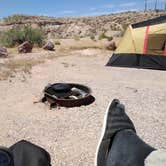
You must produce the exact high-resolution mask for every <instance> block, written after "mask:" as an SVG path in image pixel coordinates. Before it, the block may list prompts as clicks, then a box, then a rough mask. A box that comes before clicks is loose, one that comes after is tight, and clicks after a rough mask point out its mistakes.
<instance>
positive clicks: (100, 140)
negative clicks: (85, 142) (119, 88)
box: [95, 101, 112, 166]
mask: <svg viewBox="0 0 166 166" xmlns="http://www.w3.org/2000/svg"><path fill="white" fill-rule="evenodd" d="M111 103H112V101H111V102H110V103H109V104H108V106H107V109H106V112H105V115H104V123H103V127H102V132H101V137H100V139H99V142H98V145H97V149H96V153H95V166H97V156H98V152H99V148H100V144H101V143H102V141H103V138H104V135H105V133H106V126H107V118H108V113H109V108H110V106H111Z"/></svg>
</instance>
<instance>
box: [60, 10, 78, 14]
mask: <svg viewBox="0 0 166 166" xmlns="http://www.w3.org/2000/svg"><path fill="white" fill-rule="evenodd" d="M74 13H77V11H75V10H63V11H60V12H59V13H58V14H74Z"/></svg>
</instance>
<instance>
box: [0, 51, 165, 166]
mask: <svg viewBox="0 0 166 166" xmlns="http://www.w3.org/2000/svg"><path fill="white" fill-rule="evenodd" d="M72 54H73V53H72ZM74 54H75V56H67V57H61V58H57V59H55V60H49V61H47V62H46V63H44V64H41V65H38V66H36V67H34V68H33V70H32V74H31V75H23V74H18V75H17V76H16V77H15V78H12V79H10V80H8V81H1V82H0V92H1V96H0V105H1V108H0V126H1V127H0V133H1V134H0V142H1V145H3V146H10V145H12V144H14V143H15V142H16V141H19V140H21V139H26V140H29V141H31V142H33V143H35V144H38V145H40V146H42V147H44V148H45V149H46V150H47V151H48V152H49V153H50V154H51V159H52V165H53V166H75V165H78V166H93V165H94V158H95V151H96V147H97V144H98V140H99V138H100V134H101V128H102V123H103V117H104V113H105V110H106V108H107V105H108V103H109V102H110V101H111V100H112V99H113V98H118V99H120V100H121V101H122V103H124V104H125V106H126V112H127V113H128V114H129V116H130V117H131V119H132V120H133V121H134V124H135V126H136V129H137V133H138V134H139V136H140V137H141V138H143V139H144V140H145V141H146V142H148V143H149V144H151V145H152V146H154V147H156V148H165V147H166V123H165V119H166V102H165V99H166V74H165V71H156V70H142V69H129V68H111V67H105V66H104V65H105V63H106V62H107V61H108V59H109V54H110V53H108V52H104V51H102V50H84V51H75V52H74ZM49 82H50V83H53V82H75V83H82V84H85V85H88V86H90V87H91V88H92V90H93V95H94V96H95V98H96V101H95V102H94V103H93V104H91V105H89V106H82V107H78V108H60V109H53V110H49V108H48V106H47V105H45V104H42V103H39V104H33V102H34V101H36V100H38V99H39V98H40V97H41V96H42V89H43V87H44V86H45V85H47V84H48V83H49Z"/></svg>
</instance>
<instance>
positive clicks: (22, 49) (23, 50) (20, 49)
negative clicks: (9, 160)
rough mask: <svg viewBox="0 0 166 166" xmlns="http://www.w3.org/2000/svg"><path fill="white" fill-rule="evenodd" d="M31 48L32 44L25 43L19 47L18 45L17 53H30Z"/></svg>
mask: <svg viewBox="0 0 166 166" xmlns="http://www.w3.org/2000/svg"><path fill="white" fill-rule="evenodd" d="M32 48H33V44H32V43H30V42H28V41H26V42H24V43H22V44H21V45H19V47H18V52H19V53H30V52H32Z"/></svg>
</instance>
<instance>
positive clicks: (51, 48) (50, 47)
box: [43, 41, 54, 51]
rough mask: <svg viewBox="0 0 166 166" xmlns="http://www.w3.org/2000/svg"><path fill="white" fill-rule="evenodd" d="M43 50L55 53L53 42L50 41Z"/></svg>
mask: <svg viewBox="0 0 166 166" xmlns="http://www.w3.org/2000/svg"><path fill="white" fill-rule="evenodd" d="M43 49H45V50H50V51H54V43H53V42H51V41H49V42H48V43H46V44H45V46H44V47H43Z"/></svg>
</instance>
